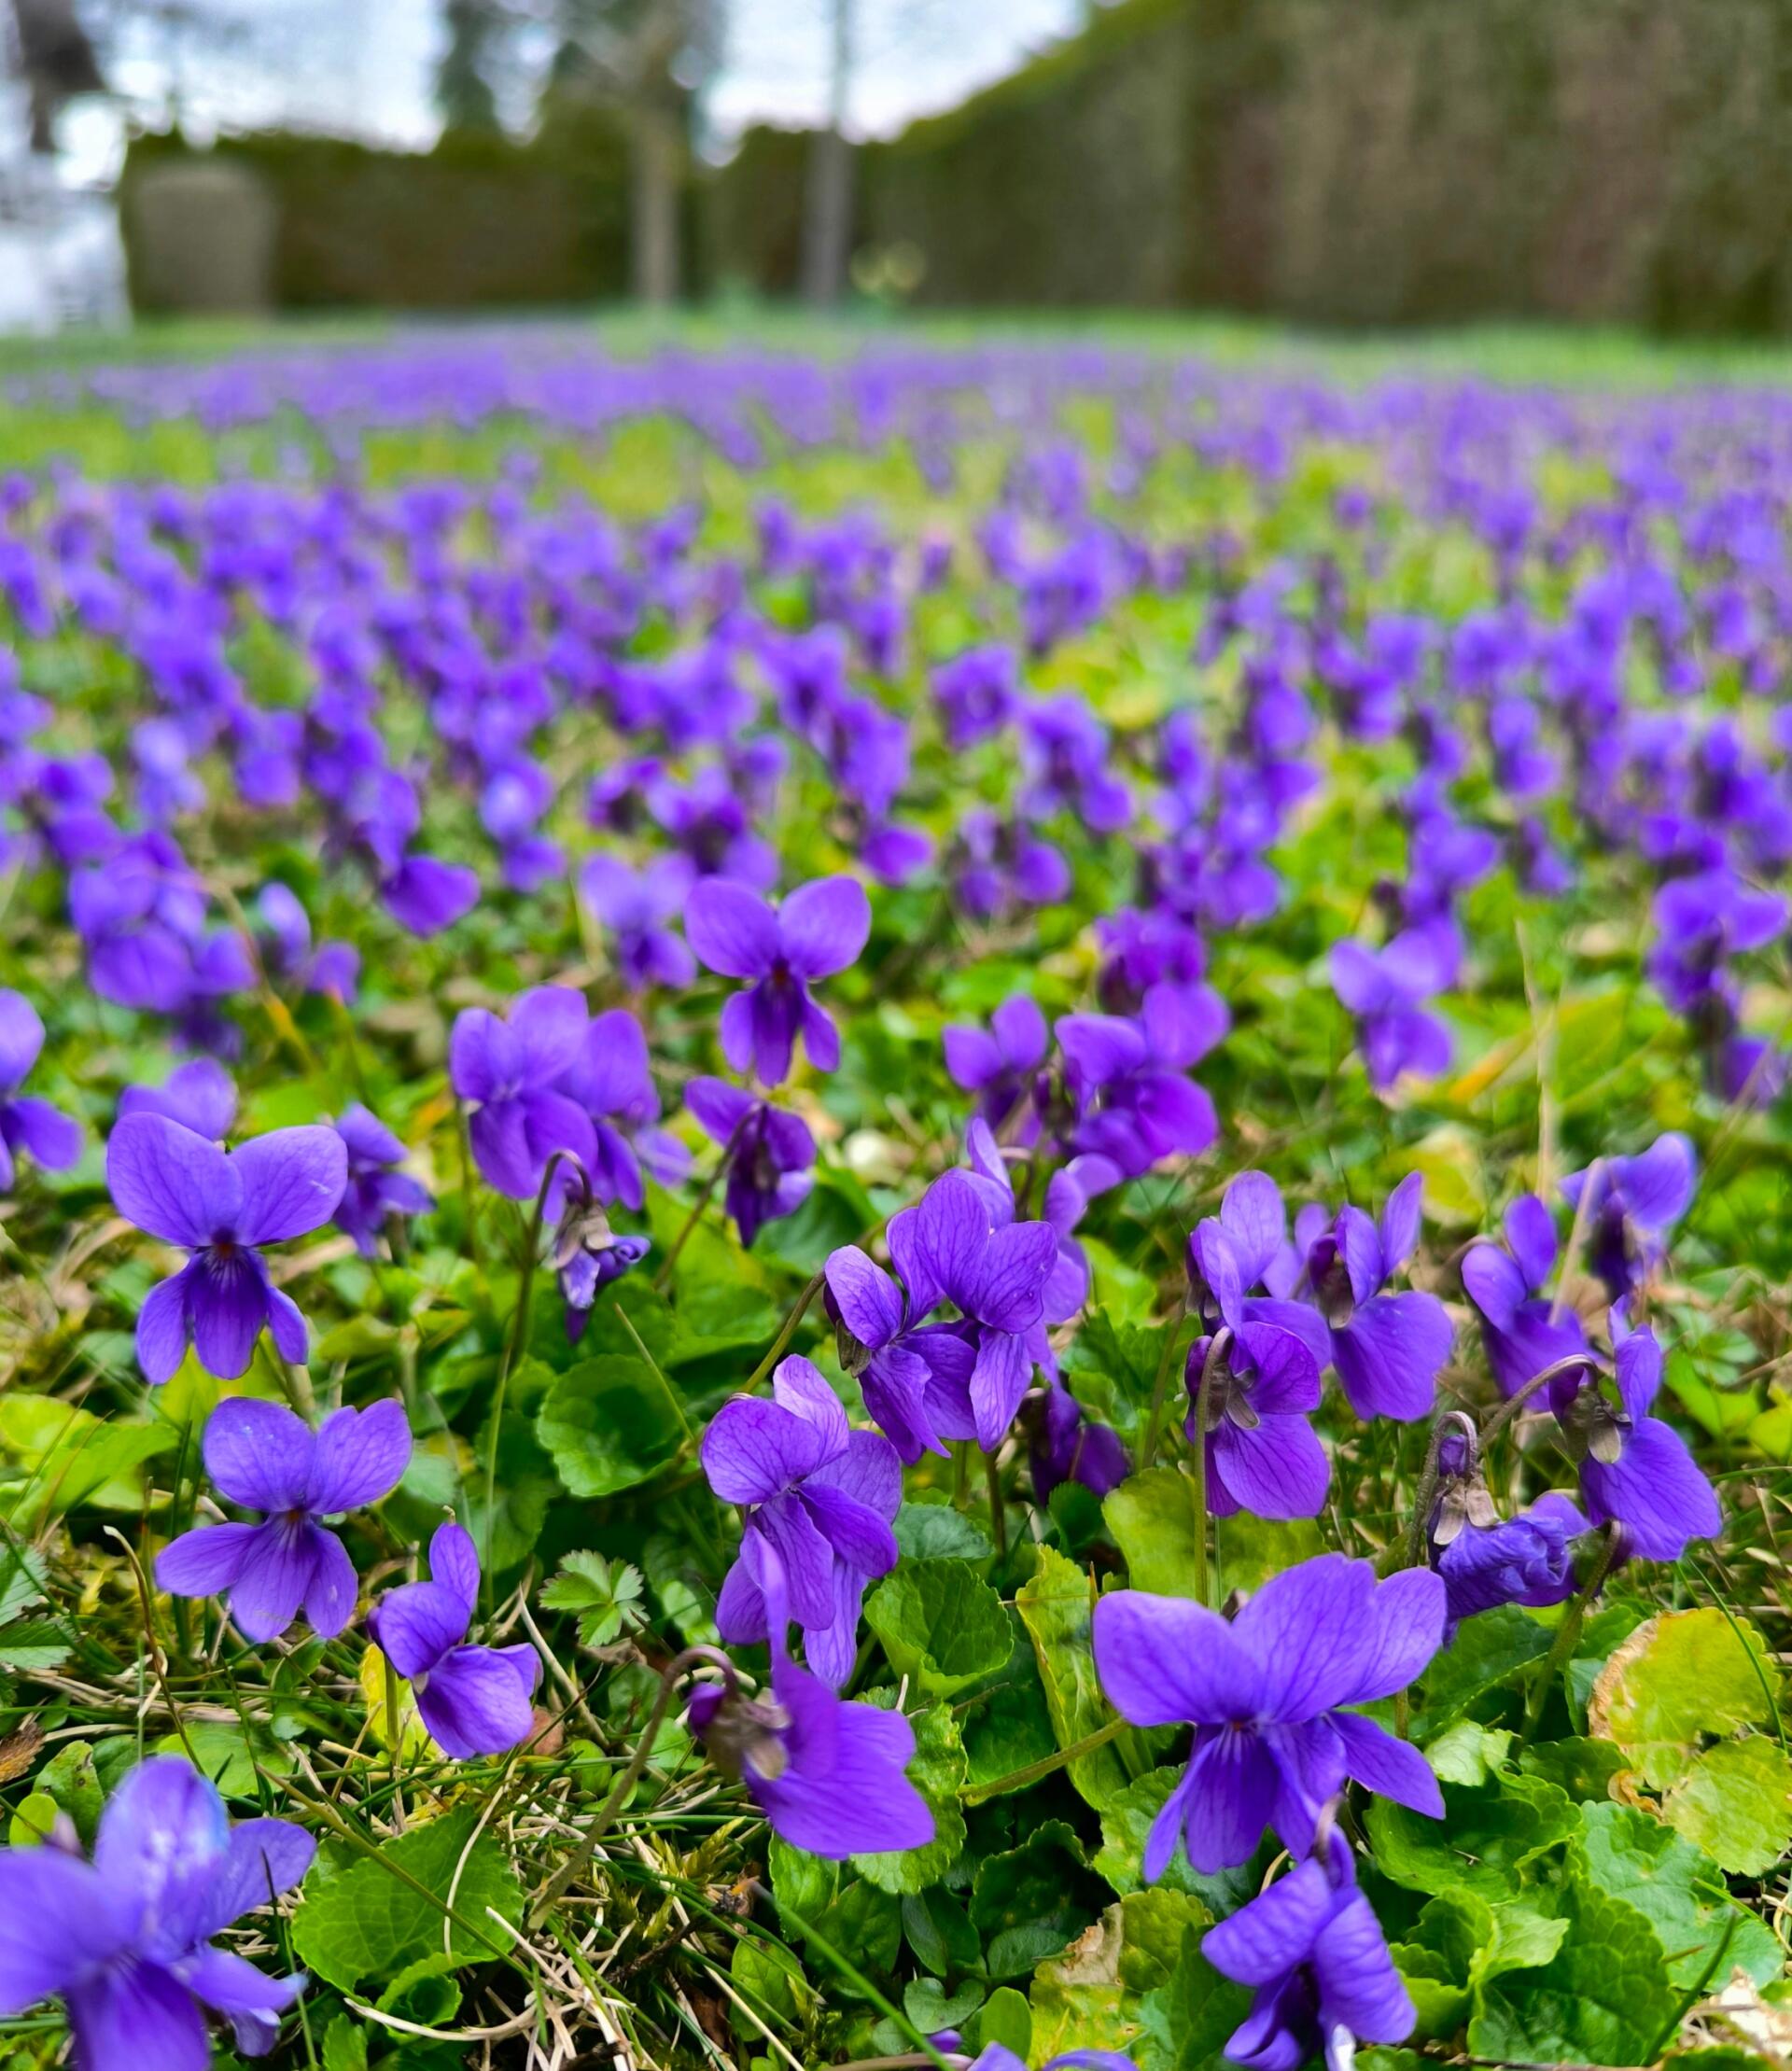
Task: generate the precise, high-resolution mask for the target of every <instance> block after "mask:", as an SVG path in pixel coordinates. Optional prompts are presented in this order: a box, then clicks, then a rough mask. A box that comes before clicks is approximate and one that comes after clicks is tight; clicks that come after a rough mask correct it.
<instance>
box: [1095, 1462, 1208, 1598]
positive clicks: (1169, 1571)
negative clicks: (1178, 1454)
mask: <svg viewBox="0 0 1792 2071" xmlns="http://www.w3.org/2000/svg"><path fill="white" fill-rule="evenodd" d="M1101 1515H1102V1516H1103V1517H1104V1518H1106V1519H1107V1523H1108V1530H1109V1531H1110V1532H1113V1542H1114V1544H1115V1545H1116V1546H1118V1547H1119V1548H1120V1550H1121V1552H1122V1553H1123V1554H1124V1555H1125V1556H1126V1560H1127V1576H1128V1579H1129V1580H1130V1582H1131V1584H1132V1587H1133V1588H1135V1589H1145V1590H1149V1591H1150V1592H1151V1593H1152V1594H1153V1595H1155V1596H1183V1597H1192V1596H1193V1595H1194V1594H1195V1572H1196V1570H1195V1563H1196V1560H1197V1558H1198V1547H1199V1542H1200V1534H1201V1531H1202V1525H1203V1519H1202V1516H1201V1510H1200V1505H1199V1504H1198V1503H1197V1500H1196V1493H1195V1484H1194V1483H1193V1482H1192V1481H1191V1480H1190V1479H1189V1477H1188V1476H1186V1475H1185V1474H1184V1473H1183V1471H1182V1469H1181V1468H1180V1467H1148V1468H1146V1470H1145V1471H1144V1473H1142V1474H1136V1475H1130V1476H1127V1479H1126V1480H1125V1481H1123V1482H1122V1483H1121V1484H1120V1486H1119V1487H1118V1488H1117V1489H1115V1490H1112V1491H1111V1493H1110V1494H1109V1495H1108V1496H1107V1497H1106V1499H1105V1500H1104V1501H1103V1503H1102V1504H1101Z"/></svg>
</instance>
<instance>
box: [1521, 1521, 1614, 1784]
mask: <svg viewBox="0 0 1792 2071" xmlns="http://www.w3.org/2000/svg"><path fill="white" fill-rule="evenodd" d="M1618 1530H1619V1527H1618V1526H1617V1524H1616V1523H1612V1524H1608V1525H1607V1526H1606V1527H1605V1536H1604V1537H1603V1539H1602V1540H1601V1542H1600V1547H1599V1553H1598V1556H1597V1558H1596V1559H1595V1560H1594V1561H1593V1566H1592V1572H1591V1573H1590V1574H1589V1575H1588V1577H1587V1579H1586V1581H1585V1582H1584V1583H1582V1585H1581V1588H1580V1593H1579V1595H1578V1596H1576V1597H1575V1600H1574V1602H1572V1603H1570V1604H1569V1606H1568V1608H1567V1610H1566V1612H1564V1613H1563V1615H1562V1620H1561V1625H1560V1626H1558V1627H1557V1629H1556V1639H1555V1644H1554V1645H1553V1646H1551V1648H1550V1649H1549V1651H1548V1653H1547V1654H1546V1655H1545V1656H1544V1658H1543V1663H1542V1666H1541V1667H1540V1668H1539V1669H1538V1670H1537V1672H1536V1676H1535V1679H1534V1680H1533V1683H1532V1685H1531V1695H1530V1696H1529V1698H1528V1699H1527V1700H1525V1706H1524V1726H1523V1728H1522V1730H1521V1731H1520V1732H1519V1751H1520V1753H1522V1751H1523V1750H1524V1749H1525V1748H1527V1747H1528V1746H1529V1745H1530V1744H1531V1736H1532V1735H1533V1733H1534V1732H1535V1731H1536V1729H1537V1722H1538V1721H1539V1720H1540V1719H1541V1718H1542V1716H1543V1707H1544V1706H1545V1704H1547V1702H1548V1700H1549V1689H1550V1686H1551V1685H1552V1684H1553V1683H1554V1682H1555V1679H1556V1677H1557V1675H1558V1674H1560V1672H1561V1668H1562V1665H1563V1664H1564V1663H1565V1662H1566V1661H1567V1660H1568V1659H1569V1658H1570V1657H1571V1656H1572V1655H1573V1653H1574V1651H1575V1644H1577V1642H1578V1641H1579V1639H1580V1629H1581V1627H1582V1626H1583V1625H1584V1624H1585V1623H1586V1622H1587V1607H1588V1605H1589V1603H1591V1602H1592V1601H1593V1599H1594V1597H1595V1596H1597V1595H1598V1593H1599V1590H1600V1588H1601V1586H1602V1584H1603V1582H1604V1580H1605V1577H1606V1576H1607V1575H1608V1574H1610V1573H1611V1572H1612V1565H1613V1563H1614V1562H1615V1561H1616V1560H1617V1537H1618Z"/></svg>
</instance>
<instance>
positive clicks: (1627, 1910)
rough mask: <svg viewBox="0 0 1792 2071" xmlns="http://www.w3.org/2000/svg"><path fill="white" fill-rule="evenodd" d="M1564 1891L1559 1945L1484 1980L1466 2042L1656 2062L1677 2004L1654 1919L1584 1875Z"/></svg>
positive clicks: (1490, 2048)
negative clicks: (1543, 1960)
mask: <svg viewBox="0 0 1792 2071" xmlns="http://www.w3.org/2000/svg"><path fill="white" fill-rule="evenodd" d="M1560 1896H1561V1910H1562V1915H1563V1917H1564V1918H1565V1919H1566V1920H1567V1922H1568V1931H1567V1933H1566V1934H1565V1935H1564V1936H1563V1937H1562V1939H1561V1947H1560V1948H1559V1949H1558V1950H1557V1951H1556V1952H1555V1954H1554V1955H1553V1956H1552V1957H1551V1958H1550V1959H1549V1961H1548V1962H1547V1964H1545V1965H1542V1966H1539V1967H1536V1968H1532V1969H1524V1970H1510V1971H1507V1972H1505V1974H1504V1975H1503V1976H1501V1977H1499V1978H1495V1979H1491V1980H1489V1981H1488V1982H1487V1983H1486V1984H1485V1985H1484V1986H1483V1987H1482V1991H1481V2006H1480V2008H1479V2010H1478V2011H1477V2014H1476V2015H1475V2017H1474V2019H1473V2020H1471V2021H1470V2022H1469V2025H1468V2046H1469V2049H1470V2050H1471V2051H1472V2052H1473V2053H1474V2054H1475V2055H1476V2056H1483V2057H1496V2058H1499V2059H1501V2060H1502V2061H1504V2062H1507V2063H1512V2062H1518V2063H1530V2064H1537V2063H1542V2064H1550V2063H1561V2062H1571V2063H1575V2064H1649V2063H1652V2062H1653V2061H1654V2059H1655V2056H1656V2054H1657V2052H1658V2051H1659V2048H1660V2046H1661V2043H1662V2041H1663V2039H1664V2037H1665V2036H1666V2033H1667V2031H1668V2029H1669V2027H1670V2026H1671V2025H1672V2023H1673V2020H1674V2018H1675V2015H1676V2014H1677V2012H1678V2010H1679V2006H1680V1995H1679V1994H1677V1993H1676V1992H1675V1990H1674V1988H1673V1986H1672V1985H1671V1984H1670V1983H1669V1982H1668V1977H1667V1952H1666V1951H1665V1950H1664V1949H1663V1948H1662V1946H1661V1942H1660V1939H1659V1937H1658V1936H1657V1934H1656V1932H1655V1929H1654V1928H1653V1927H1652V1926H1651V1925H1650V1924H1649V1923H1648V1920H1647V1919H1646V1918H1645V1916H1644V1915H1643V1914H1642V1913H1641V1912H1640V1911H1638V1910H1637V1909H1636V1908H1635V1907H1633V1906H1631V1905H1627V1904H1626V1903H1625V1902H1624V1901H1623V1900H1622V1899H1618V1898H1615V1897H1612V1896H1609V1895H1608V1894H1607V1893H1604V1892H1602V1891H1599V1890H1597V1889H1596V1888H1594V1887H1593V1886H1592V1885H1590V1884H1589V1883H1588V1882H1586V1881H1585V1879H1584V1878H1582V1877H1579V1876H1571V1877H1570V1878H1569V1880H1568V1881H1567V1882H1566V1883H1565V1884H1564V1885H1563V1886H1562V1889H1561V1895H1560Z"/></svg>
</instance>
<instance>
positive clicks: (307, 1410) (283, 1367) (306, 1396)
mask: <svg viewBox="0 0 1792 2071" xmlns="http://www.w3.org/2000/svg"><path fill="white" fill-rule="evenodd" d="M273 1364H274V1366H275V1368H276V1369H277V1370H278V1372H279V1375H280V1385H281V1387H282V1388H283V1389H284V1390H285V1392H286V1397H287V1401H288V1402H289V1403H290V1404H291V1405H292V1406H293V1409H294V1411H295V1412H296V1414H297V1415H299V1416H300V1417H301V1418H303V1420H305V1422H306V1423H312V1422H314V1421H315V1419H316V1414H317V1397H316V1394H315V1391H314V1390H313V1388H312V1385H311V1372H310V1369H309V1368H308V1367H305V1366H301V1365H300V1364H299V1363H298V1361H297V1360H287V1359H276V1360H275V1361H274V1363H273Z"/></svg>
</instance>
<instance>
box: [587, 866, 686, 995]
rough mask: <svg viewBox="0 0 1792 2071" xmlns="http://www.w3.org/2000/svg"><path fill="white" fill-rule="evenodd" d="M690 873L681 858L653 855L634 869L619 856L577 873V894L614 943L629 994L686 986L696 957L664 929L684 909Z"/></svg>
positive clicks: (672, 934)
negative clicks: (656, 987) (609, 933)
mask: <svg viewBox="0 0 1792 2071" xmlns="http://www.w3.org/2000/svg"><path fill="white" fill-rule="evenodd" d="M692 877H693V870H692V867H691V865H690V863H689V862H688V861H686V859H685V858H684V857H682V856H658V857H655V858H654V859H653V861H651V862H649V863H646V864H644V865H643V866H642V867H641V868H640V869H639V870H635V869H632V868H631V867H630V866H629V865H628V864H627V863H625V862H623V860H622V859H621V857H619V856H592V857H590V858H588V859H587V860H586V861H585V863H584V864H583V866H582V867H581V870H580V873H579V891H580V896H581V898H582V899H583V900H584V902H585V904H586V905H587V906H589V907H590V908H591V910H592V912H593V913H594V914H595V915H596V917H597V918H598V919H599V920H600V921H601V922H602V923H603V924H604V926H605V927H606V928H608V929H609V931H610V932H611V933H612V934H613V935H614V937H615V939H616V946H615V952H614V956H615V963H616V969H617V970H618V971H619V972H620V973H621V974H622V979H623V984H624V985H625V986H626V987H628V989H629V990H630V991H631V992H645V991H647V989H648V988H649V987H651V986H688V985H689V984H690V983H691V980H692V978H693V976H694V975H695V973H696V968H697V964H696V959H695V958H694V957H693V955H692V954H691V951H690V950H689V948H687V947H686V945H685V944H684V942H683V941H682V939H681V938H680V937H679V936H678V935H676V934H674V933H673V931H672V930H671V929H670V928H669V927H668V926H667V925H666V923H667V922H668V921H670V920H673V919H675V918H677V917H679V915H680V914H682V913H683V911H684V903H685V900H686V899H687V897H688V896H689V895H690V891H691V880H692Z"/></svg>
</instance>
